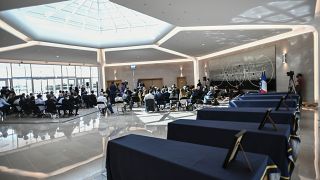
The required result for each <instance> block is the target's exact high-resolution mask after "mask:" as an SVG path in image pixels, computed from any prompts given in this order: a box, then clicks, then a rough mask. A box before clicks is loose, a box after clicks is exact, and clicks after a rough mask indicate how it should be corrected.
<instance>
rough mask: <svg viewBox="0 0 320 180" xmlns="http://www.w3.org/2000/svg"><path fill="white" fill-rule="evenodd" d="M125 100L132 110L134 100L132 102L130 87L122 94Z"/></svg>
mask: <svg viewBox="0 0 320 180" xmlns="http://www.w3.org/2000/svg"><path fill="white" fill-rule="evenodd" d="M122 99H123V101H124V102H125V103H126V104H128V105H129V108H130V110H132V106H133V102H132V91H130V89H129V88H126V89H125V90H124V93H123V95H122Z"/></svg>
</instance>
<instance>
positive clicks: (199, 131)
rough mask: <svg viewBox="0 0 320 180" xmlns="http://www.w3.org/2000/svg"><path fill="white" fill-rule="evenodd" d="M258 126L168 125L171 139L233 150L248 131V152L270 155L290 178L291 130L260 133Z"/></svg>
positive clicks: (269, 129)
mask: <svg viewBox="0 0 320 180" xmlns="http://www.w3.org/2000/svg"><path fill="white" fill-rule="evenodd" d="M258 126H259V123H243V122H226V121H205V120H196V121H195V120H185V119H180V120H177V121H174V122H171V123H169V124H168V136H167V139H170V140H176V141H182V142H189V143H195V144H202V145H208V146H213V147H221V148H229V147H230V144H232V140H233V137H234V135H235V134H236V133H237V132H239V131H240V130H242V129H245V130H246V131H247V132H246V134H245V136H244V137H243V140H242V146H243V148H244V149H245V151H246V152H253V153H258V154H265V155H268V156H269V157H270V158H271V159H272V160H273V162H274V163H275V164H276V165H277V166H278V167H279V169H280V171H281V176H282V177H283V178H289V177H290V176H291V172H292V170H293V168H294V163H293V158H292V148H291V146H290V143H289V139H290V126H289V125H286V124H278V125H277V129H278V130H277V131H275V130H274V129H273V127H272V126H271V125H270V124H266V125H265V127H264V128H263V129H262V130H258Z"/></svg>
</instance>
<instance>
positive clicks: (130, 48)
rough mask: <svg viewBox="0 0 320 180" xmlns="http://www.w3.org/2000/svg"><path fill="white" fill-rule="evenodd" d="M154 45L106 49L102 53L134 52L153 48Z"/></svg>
mask: <svg viewBox="0 0 320 180" xmlns="http://www.w3.org/2000/svg"><path fill="white" fill-rule="evenodd" d="M155 47H156V45H141V46H128V47H118V48H106V49H104V50H103V51H104V52H111V51H127V50H136V49H149V48H155Z"/></svg>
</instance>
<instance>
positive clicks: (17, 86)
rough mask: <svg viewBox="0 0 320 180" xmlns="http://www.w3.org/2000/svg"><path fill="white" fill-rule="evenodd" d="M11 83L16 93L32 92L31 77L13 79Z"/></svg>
mask: <svg viewBox="0 0 320 180" xmlns="http://www.w3.org/2000/svg"><path fill="white" fill-rule="evenodd" d="M12 83H13V89H14V90H15V92H16V93H17V94H22V93H31V92H33V91H32V84H31V79H13V80H12Z"/></svg>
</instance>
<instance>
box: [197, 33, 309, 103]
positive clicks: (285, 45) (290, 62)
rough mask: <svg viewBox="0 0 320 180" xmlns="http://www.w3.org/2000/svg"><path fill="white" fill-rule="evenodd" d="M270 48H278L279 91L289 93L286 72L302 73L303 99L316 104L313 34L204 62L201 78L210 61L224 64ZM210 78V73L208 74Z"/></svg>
mask: <svg viewBox="0 0 320 180" xmlns="http://www.w3.org/2000/svg"><path fill="white" fill-rule="evenodd" d="M270 46H275V47H276V82H277V91H278V92H282V91H287V90H288V82H289V78H288V76H287V75H286V72H288V71H290V70H292V71H294V72H295V75H296V74H297V73H302V74H303V76H304V79H305V89H304V92H303V99H304V101H307V102H314V81H313V80H314V74H313V73H314V67H313V64H314V54H313V34H312V33H307V34H303V35H299V36H295V37H291V38H288V39H285V40H281V41H277V42H274V43H270V44H267V45H265V46H258V47H256V48H250V49H249V50H246V51H241V52H238V53H232V54H230V55H226V56H222V57H217V58H212V59H209V60H203V61H201V62H200V63H199V71H200V77H201V79H202V77H203V76H205V74H204V72H205V64H207V65H209V64H210V62H209V61H216V62H217V63H224V62H225V61H224V59H226V58H229V57H231V56H232V58H235V57H238V58H243V56H244V55H246V56H248V52H251V51H255V50H256V49H263V48H269V47H270ZM284 51H286V52H287V64H283V63H282V53H283V52H284ZM208 76H209V73H208Z"/></svg>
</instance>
